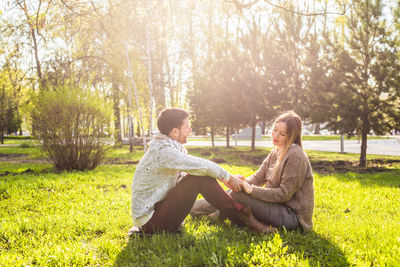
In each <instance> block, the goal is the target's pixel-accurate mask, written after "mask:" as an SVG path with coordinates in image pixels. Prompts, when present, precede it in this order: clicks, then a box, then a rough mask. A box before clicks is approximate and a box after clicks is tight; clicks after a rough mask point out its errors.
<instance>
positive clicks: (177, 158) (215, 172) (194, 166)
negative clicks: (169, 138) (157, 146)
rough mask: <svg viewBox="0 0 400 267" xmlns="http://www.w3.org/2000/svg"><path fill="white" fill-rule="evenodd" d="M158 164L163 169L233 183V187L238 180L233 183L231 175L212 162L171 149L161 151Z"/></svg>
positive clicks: (166, 148)
mask: <svg viewBox="0 0 400 267" xmlns="http://www.w3.org/2000/svg"><path fill="white" fill-rule="evenodd" d="M158 163H159V165H160V167H161V168H165V169H170V170H176V171H183V172H186V173H188V174H192V175H196V176H210V177H213V178H215V179H220V180H222V181H224V182H225V183H228V184H229V182H231V183H232V185H233V186H235V185H236V182H237V181H236V179H233V180H232V181H231V174H230V173H229V172H227V171H226V170H225V169H223V168H222V167H220V166H219V165H218V164H216V163H214V162H212V161H210V160H206V159H202V158H199V157H195V156H191V155H187V154H185V153H182V152H180V151H179V150H176V149H173V148H170V147H165V148H163V149H162V150H161V151H160V153H159V157H158ZM235 187H236V186H235Z"/></svg>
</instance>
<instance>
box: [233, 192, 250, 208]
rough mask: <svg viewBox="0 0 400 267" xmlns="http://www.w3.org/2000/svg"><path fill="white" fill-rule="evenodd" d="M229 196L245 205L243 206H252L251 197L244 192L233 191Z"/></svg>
mask: <svg viewBox="0 0 400 267" xmlns="http://www.w3.org/2000/svg"><path fill="white" fill-rule="evenodd" d="M229 195H230V196H231V197H232V198H233V199H234V200H235V201H236V202H239V203H240V204H243V205H246V206H248V205H250V202H251V196H249V195H248V194H246V193H244V192H242V191H240V192H234V191H231V192H230V193H229Z"/></svg>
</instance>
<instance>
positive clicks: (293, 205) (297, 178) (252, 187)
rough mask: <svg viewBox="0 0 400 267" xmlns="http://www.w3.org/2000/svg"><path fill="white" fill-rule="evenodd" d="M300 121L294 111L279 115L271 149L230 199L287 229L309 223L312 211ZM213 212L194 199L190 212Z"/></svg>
mask: <svg viewBox="0 0 400 267" xmlns="http://www.w3.org/2000/svg"><path fill="white" fill-rule="evenodd" d="M301 130H302V122H301V119H300V117H299V116H298V115H297V114H296V113H294V112H292V111H291V112H287V113H285V114H282V115H281V116H279V117H278V118H277V119H276V120H275V122H274V126H273V129H272V141H273V144H274V149H273V150H272V151H271V153H270V154H269V155H268V156H267V158H266V159H265V160H264V162H263V163H262V165H261V166H260V168H259V169H258V171H257V172H256V173H255V174H253V175H252V176H250V177H248V178H247V179H246V181H245V182H243V185H242V188H243V191H241V192H231V193H230V194H231V196H232V198H233V199H234V200H235V201H237V202H239V203H241V204H242V205H245V206H248V205H249V206H250V207H251V210H252V213H253V215H254V217H255V218H256V219H258V220H259V221H261V222H264V223H266V224H268V225H270V226H273V227H285V228H286V229H287V230H294V229H298V228H299V229H303V230H304V231H309V230H310V229H311V228H312V226H313V222H312V214H313V210H314V186H313V174H312V169H311V165H310V162H309V160H308V157H307V155H306V154H305V152H304V150H303V148H302V144H301ZM213 211H215V208H213V207H212V206H211V205H210V204H208V203H207V201H205V200H204V199H202V200H198V201H196V203H195V205H194V206H193V208H192V210H191V214H192V215H200V214H207V213H210V212H213Z"/></svg>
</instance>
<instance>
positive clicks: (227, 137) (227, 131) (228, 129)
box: [225, 126, 231, 147]
mask: <svg viewBox="0 0 400 267" xmlns="http://www.w3.org/2000/svg"><path fill="white" fill-rule="evenodd" d="M229 131H230V128H229V127H228V126H227V127H226V133H225V134H226V147H230V146H229V141H230V140H229V139H230V138H231V137H230V132H229Z"/></svg>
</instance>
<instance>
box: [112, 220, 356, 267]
mask: <svg viewBox="0 0 400 267" xmlns="http://www.w3.org/2000/svg"><path fill="white" fill-rule="evenodd" d="M194 224H195V225H194V226H192V229H189V230H186V231H183V233H182V234H179V235H173V234H157V235H153V236H151V237H138V236H134V237H131V238H129V241H128V243H127V245H126V246H125V247H124V248H123V250H122V251H121V252H120V253H119V255H118V256H117V259H116V261H115V262H114V266H181V265H183V266H248V265H249V264H253V265H256V266H258V265H267V266H271V265H272V266H273V265H276V264H279V265H284V266H285V265H286V266H293V265H298V264H299V263H303V264H304V263H305V262H308V264H309V265H311V266H319V265H322V266H349V265H350V264H349V262H348V261H347V259H346V257H345V255H344V253H343V251H341V249H340V248H339V247H338V246H337V245H336V244H333V243H332V242H331V241H329V240H328V239H326V238H324V237H322V236H320V235H319V234H317V233H315V232H309V233H300V232H299V231H292V232H284V231H280V232H279V233H277V234H273V235H253V234H251V233H249V232H247V231H246V230H245V229H238V228H236V227H227V226H226V225H220V226H216V227H215V226H214V225H207V226H204V225H202V224H201V223H200V224H199V223H198V222H195V223H194ZM207 227H208V228H207ZM199 229H200V230H199Z"/></svg>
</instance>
